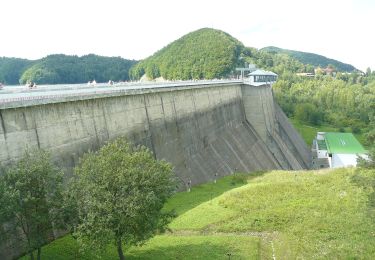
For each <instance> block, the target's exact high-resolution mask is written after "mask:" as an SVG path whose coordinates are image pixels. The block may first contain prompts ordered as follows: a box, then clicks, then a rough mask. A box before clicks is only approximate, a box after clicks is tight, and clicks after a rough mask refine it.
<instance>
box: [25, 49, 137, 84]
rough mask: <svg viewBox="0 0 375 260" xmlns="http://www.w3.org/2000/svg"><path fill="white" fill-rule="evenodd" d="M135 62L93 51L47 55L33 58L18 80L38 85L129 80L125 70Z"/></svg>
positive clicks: (127, 70) (127, 71)
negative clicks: (86, 53)
mask: <svg viewBox="0 0 375 260" xmlns="http://www.w3.org/2000/svg"><path fill="white" fill-rule="evenodd" d="M135 63H136V61H133V60H126V59H123V58H120V57H103V56H98V55H94V54H89V55H85V56H82V57H78V56H68V55H63V54H55V55H49V56H47V57H45V58H43V59H40V60H38V61H36V62H35V63H34V64H33V65H32V66H30V67H29V68H28V69H27V70H26V71H25V72H24V73H23V74H22V76H21V77H20V80H19V81H20V83H21V84H23V83H25V82H27V81H33V82H36V83H38V84H61V83H83V82H87V81H90V80H94V79H95V80H96V81H98V82H106V81H109V80H114V81H119V80H128V79H129V69H130V67H131V66H132V65H134V64H135Z"/></svg>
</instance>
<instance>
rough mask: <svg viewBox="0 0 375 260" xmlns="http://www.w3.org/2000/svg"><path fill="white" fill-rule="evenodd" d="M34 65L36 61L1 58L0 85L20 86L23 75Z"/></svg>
mask: <svg viewBox="0 0 375 260" xmlns="http://www.w3.org/2000/svg"><path fill="white" fill-rule="evenodd" d="M33 63H34V61H31V60H26V59H18V58H7V57H0V83H3V84H6V85H16V84H18V83H19V79H20V78H21V75H22V73H23V72H24V71H25V70H26V69H27V68H28V67H30V66H31V65H32V64H33Z"/></svg>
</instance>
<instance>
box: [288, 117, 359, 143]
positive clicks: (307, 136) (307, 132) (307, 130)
mask: <svg viewBox="0 0 375 260" xmlns="http://www.w3.org/2000/svg"><path fill="white" fill-rule="evenodd" d="M289 121H290V122H291V123H292V124H293V126H294V128H295V129H297V131H298V133H299V134H300V135H301V136H302V138H303V140H305V143H306V144H307V146H308V147H310V146H311V145H312V142H313V140H314V138H315V137H316V133H317V132H339V128H337V127H334V126H331V125H320V126H313V125H309V124H306V123H305V122H301V121H299V120H297V119H294V118H289ZM344 130H345V132H347V133H351V129H350V128H344ZM353 135H354V136H355V137H356V138H357V140H358V141H359V142H360V143H361V144H362V145H363V146H365V140H366V138H365V136H364V134H353Z"/></svg>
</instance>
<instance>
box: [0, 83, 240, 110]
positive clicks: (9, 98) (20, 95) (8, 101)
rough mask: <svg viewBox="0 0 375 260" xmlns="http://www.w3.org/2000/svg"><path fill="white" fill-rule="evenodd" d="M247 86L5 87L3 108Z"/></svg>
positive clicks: (1, 96) (0, 100)
mask: <svg viewBox="0 0 375 260" xmlns="http://www.w3.org/2000/svg"><path fill="white" fill-rule="evenodd" d="M233 83H243V81H242V80H238V79H234V80H231V79H225V80H195V81H167V82H121V83H115V84H112V85H111V84H108V83H98V84H95V85H88V84H59V85H40V86H37V87H36V88H33V89H29V88H28V87H27V86H5V87H4V88H3V89H1V90H0V109H4V108H11V107H20V106H30V105H31V106H32V105H39V104H46V103H50V102H58V101H66V99H67V98H75V100H77V98H82V99H87V98H91V97H94V96H96V95H111V94H120V93H126V92H132V93H134V91H137V90H147V89H150V90H151V89H161V88H175V87H188V86H204V85H214V84H220V85H227V84H233Z"/></svg>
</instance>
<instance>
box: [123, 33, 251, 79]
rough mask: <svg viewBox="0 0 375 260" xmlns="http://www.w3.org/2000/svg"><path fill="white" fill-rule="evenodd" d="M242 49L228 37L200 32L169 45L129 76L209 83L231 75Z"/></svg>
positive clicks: (142, 62)
mask: <svg viewBox="0 0 375 260" xmlns="http://www.w3.org/2000/svg"><path fill="white" fill-rule="evenodd" d="M243 49H244V46H243V44H242V43H241V42H239V41H238V40H237V39H235V38H233V37H232V36H230V35H229V34H227V33H225V32H223V31H220V30H215V29H209V28H203V29H200V30H197V31H194V32H191V33H189V34H186V35H185V36H183V37H181V38H180V39H178V40H176V41H174V42H172V43H170V44H169V45H167V46H166V47H164V48H163V49H161V50H159V51H158V52H156V53H155V54H154V55H152V56H150V57H148V58H147V59H145V60H143V61H141V62H139V63H138V64H137V65H136V66H134V67H133V68H132V69H131V72H130V76H131V78H133V79H139V78H140V77H142V76H143V75H144V74H146V75H147V76H148V78H151V79H154V78H158V77H160V76H161V77H163V78H164V79H203V78H205V79H212V78H219V77H224V76H227V75H228V74H230V73H231V72H233V70H234V69H235V67H236V65H237V63H238V58H239V56H240V54H241V52H242V50H243Z"/></svg>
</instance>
